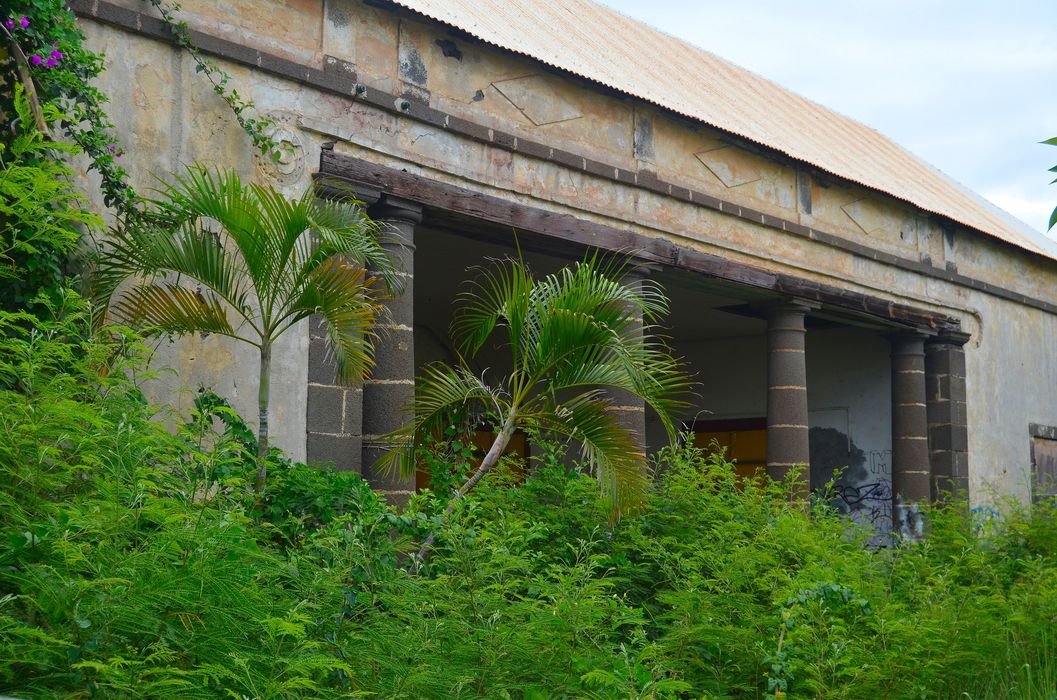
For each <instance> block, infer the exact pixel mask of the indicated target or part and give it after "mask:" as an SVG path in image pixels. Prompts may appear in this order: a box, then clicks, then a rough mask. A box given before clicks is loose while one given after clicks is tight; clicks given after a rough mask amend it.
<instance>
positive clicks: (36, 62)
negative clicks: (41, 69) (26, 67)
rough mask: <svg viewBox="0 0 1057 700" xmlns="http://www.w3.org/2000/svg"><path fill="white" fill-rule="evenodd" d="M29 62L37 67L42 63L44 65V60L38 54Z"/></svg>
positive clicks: (31, 57) (30, 58)
mask: <svg viewBox="0 0 1057 700" xmlns="http://www.w3.org/2000/svg"><path fill="white" fill-rule="evenodd" d="M29 62H30V63H32V64H33V65H35V66H39V65H40V64H41V63H44V59H43V58H41V57H40V56H39V55H37V54H33V55H32V56H30V57H29Z"/></svg>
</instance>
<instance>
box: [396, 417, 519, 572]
mask: <svg viewBox="0 0 1057 700" xmlns="http://www.w3.org/2000/svg"><path fill="white" fill-rule="evenodd" d="M516 419H517V409H516V408H512V409H510V413H509V414H508V415H507V417H506V421H505V422H504V423H503V427H502V428H501V429H500V430H499V434H498V435H496V436H495V440H494V441H492V446H491V447H490V448H488V454H486V455H485V456H484V459H483V460H481V465H480V466H479V467H477V471H475V472H474V473H473V476H471V477H470V478H469V479H467V480H466V483H465V484H463V485H462V486H461V487H460V488H459V490H458V491H456V492H455V495H453V496H452V497H451V500H450V501H448V507H447V508H445V509H444V515H443V519H447V517H448V516H449V515H451V514H452V512H453V511H454V510H455V506H456V505H457V504H458V503H459V500H460V499H462V497H463V496H465V495H466V494H468V493H469V492H470V490H471V489H472V488H473V487H474V486H476V485H477V484H478V482H480V481H481V479H483V478H484V476H485V474H487V473H488V472H490V471H492V470H493V469H494V468H495V465H497V464H499V458H500V457H502V456H503V452H504V451H505V450H506V448H507V445H509V444H510V438H511V437H513V435H514V429H515V428H516V427H517V426H516V424H515V420H516ZM436 535H437V533H436V531H435V530H434V531H433V532H430V533H429V537H427V538H426V541H425V542H423V543H422V548H421V549H419V550H418V556H416V557H415V563H414V564H413V565H412V567H411V573H415V572H417V571H418V568H419V567H420V566H421V565H422V562H424V561H425V560H426V557H427V556H428V555H429V550H430V548H432V547H433V540H434V539H435V538H436Z"/></svg>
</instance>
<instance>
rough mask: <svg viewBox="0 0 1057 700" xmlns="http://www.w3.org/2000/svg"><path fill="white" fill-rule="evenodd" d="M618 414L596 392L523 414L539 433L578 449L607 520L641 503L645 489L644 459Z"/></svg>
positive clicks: (608, 402) (645, 465)
mask: <svg viewBox="0 0 1057 700" xmlns="http://www.w3.org/2000/svg"><path fill="white" fill-rule="evenodd" d="M618 417H619V413H618V412H617V411H615V410H614V407H613V405H612V402H611V401H610V399H609V398H608V397H607V396H606V394H605V392H604V391H602V390H600V389H593V390H589V391H585V392H582V393H580V394H578V395H577V396H575V397H573V398H571V399H569V400H567V401H563V402H561V403H557V404H555V405H554V406H553V407H551V408H550V409H549V410H548V409H547V408H546V407H542V408H540V409H537V410H536V411H535V412H532V413H528V414H526V420H528V421H531V422H533V423H534V424H535V427H537V428H538V429H541V430H545V431H549V432H553V433H556V434H559V435H565V436H567V437H569V438H571V439H572V440H574V441H577V442H579V443H580V445H581V457H582V458H583V460H584V461H585V462H586V463H587V464H588V465H589V466H590V467H591V469H592V471H593V472H594V474H595V477H596V479H597V480H598V483H599V486H600V487H601V489H602V492H603V493H604V494H605V495H606V496H607V497H608V499H609V503H610V509H611V519H614V520H615V519H616V518H617V517H619V515H620V514H621V513H623V512H627V511H628V510H629V509H631V508H634V507H635V506H636V505H637V504H639V503H641V501H642V499H643V497H644V496H645V493H646V490H647V487H648V485H649V475H648V472H647V464H646V455H645V453H643V451H642V449H641V447H639V446H638V445H637V444H636V442H635V438H634V436H633V435H632V434H631V433H630V432H629V431H628V430H627V429H626V428H625V427H623V426H622V425H621V424H620V422H619V420H618Z"/></svg>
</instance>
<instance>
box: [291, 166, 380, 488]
mask: <svg viewBox="0 0 1057 700" xmlns="http://www.w3.org/2000/svg"><path fill="white" fill-rule="evenodd" d="M328 190H330V191H329V192H328ZM320 194H321V196H324V197H326V196H328V195H329V196H334V197H337V198H339V199H342V200H344V199H346V198H348V197H350V196H351V197H355V198H356V199H357V200H358V201H360V202H362V203H364V205H366V204H369V203H372V202H377V201H378V198H379V197H380V196H381V192H379V191H378V190H375V189H373V188H367V187H360V186H356V187H352V186H349V185H348V184H342V185H336V184H332V185H331V186H330V187H327V186H326V185H323V186H322V187H320ZM308 328H309V344H308V405H307V407H306V416H305V419H306V420H305V427H306V432H307V435H306V436H305V442H306V444H305V452H306V461H307V462H308V463H309V464H317V465H322V464H333V465H334V468H335V469H337V470H339V471H354V472H357V473H359V472H361V466H362V465H361V462H362V457H363V454H362V453H363V441H362V435H363V425H362V407H363V386H362V384H361V383H360V382H359V381H357V382H356V383H354V384H352V385H343V384H341V383H339V382H338V380H337V368H336V367H335V366H334V362H333V359H332V358H331V354H330V349H329V347H328V344H327V339H326V332H327V328H326V324H325V323H324V321H323V317H322V316H320V315H318V314H316V315H313V316H312V317H311V318H310V320H309V326H308Z"/></svg>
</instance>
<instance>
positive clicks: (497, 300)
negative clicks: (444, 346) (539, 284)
mask: <svg viewBox="0 0 1057 700" xmlns="http://www.w3.org/2000/svg"><path fill="white" fill-rule="evenodd" d="M471 273H472V274H471V278H470V281H469V282H467V287H468V288H467V289H466V290H464V291H463V292H461V293H460V294H459V296H458V298H457V300H456V311H455V315H454V317H453V319H452V324H451V336H452V340H453V343H454V345H455V348H456V350H457V351H458V352H459V353H460V354H462V355H464V356H472V355H474V354H476V353H477V352H478V351H479V350H480V349H481V348H482V347H484V344H485V343H486V342H488V338H489V337H491V335H492V333H493V332H494V331H495V330H496V328H498V327H500V326H504V327H505V328H506V329H507V333H508V336H509V337H508V338H507V340H508V342H509V344H510V349H511V353H512V357H513V364H514V366H515V367H517V366H519V365H520V364H521V362H522V353H523V345H524V341H523V336H524V333H525V331H526V322H527V320H528V313H529V312H528V308H529V304H530V297H531V292H532V288H533V280H532V276H531V274H530V273H529V271H528V270H527V269H526V268H525V266H524V264H522V263H521V262H520V261H518V260H511V259H503V260H496V261H494V262H493V263H492V265H490V266H482V267H474V268H471Z"/></svg>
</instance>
